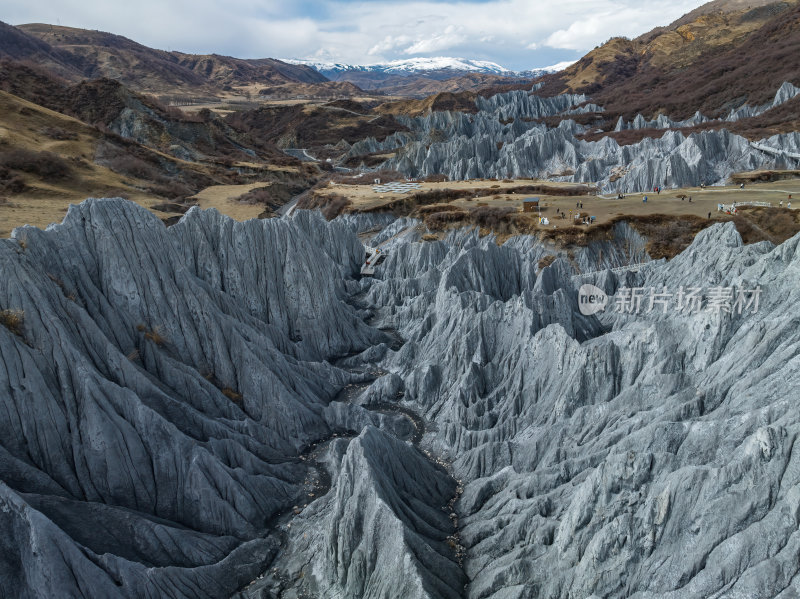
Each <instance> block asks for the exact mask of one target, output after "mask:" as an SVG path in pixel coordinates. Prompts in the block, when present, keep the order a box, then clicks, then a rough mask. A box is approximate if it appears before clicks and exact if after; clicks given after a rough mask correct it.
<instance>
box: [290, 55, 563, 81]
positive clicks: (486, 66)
mask: <svg viewBox="0 0 800 599" xmlns="http://www.w3.org/2000/svg"><path fill="white" fill-rule="evenodd" d="M283 62H288V63H289V64H296V65H305V66H308V67H311V68H313V69H315V70H316V71H318V72H319V73H321V74H322V75H325V76H326V77H328V78H329V79H332V80H334V81H335V80H337V79H339V78H341V76H342V75H343V74H347V73H373V74H385V75H400V76H414V75H426V76H428V77H431V78H432V79H446V78H449V77H453V76H456V75H461V74H465V73H485V74H491V75H500V76H503V77H513V78H524V79H530V78H533V77H538V76H539V75H544V74H546V73H555V72H558V71H560V70H562V69H565V68H567V67H568V66H569V65H571V64H572V63H573V62H574V61H566V62H561V63H558V64H555V65H551V66H548V67H541V68H536V69H530V70H527V71H512V70H510V69H507V68H505V67H503V66H501V65H499V64H497V63H496V62H490V61H488V60H471V59H467V58H453V57H450V56H435V57H430V58H408V59H404V60H392V61H389V62H383V63H375V64H367V65H353V64H345V63H339V62H319V61H314V60H297V59H284V60H283Z"/></svg>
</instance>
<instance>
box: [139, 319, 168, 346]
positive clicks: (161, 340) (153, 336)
mask: <svg viewBox="0 0 800 599" xmlns="http://www.w3.org/2000/svg"><path fill="white" fill-rule="evenodd" d="M136 330H138V331H140V332H143V333H144V338H145V339H147V340H148V341H152V342H153V343H155V344H156V345H157V346H159V347H163V346H164V345H166V343H167V338H166V337H165V336H164V333H163V332H162V331H161V327H160V326H159V325H156V326H154V327H153V328H151V329H148V328H147V327H146V326H145V325H144V324H139V325H137V326H136Z"/></svg>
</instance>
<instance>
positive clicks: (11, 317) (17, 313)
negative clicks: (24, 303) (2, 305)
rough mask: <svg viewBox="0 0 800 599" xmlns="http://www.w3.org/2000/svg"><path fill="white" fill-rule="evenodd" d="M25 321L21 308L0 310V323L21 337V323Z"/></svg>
mask: <svg viewBox="0 0 800 599" xmlns="http://www.w3.org/2000/svg"><path fill="white" fill-rule="evenodd" d="M24 322H25V313H24V312H23V311H22V310H0V325H2V326H4V327H5V328H7V329H8V330H9V331H11V332H12V333H14V334H15V335H17V336H18V337H22V335H23V332H24V331H23V327H22V325H23V323H24Z"/></svg>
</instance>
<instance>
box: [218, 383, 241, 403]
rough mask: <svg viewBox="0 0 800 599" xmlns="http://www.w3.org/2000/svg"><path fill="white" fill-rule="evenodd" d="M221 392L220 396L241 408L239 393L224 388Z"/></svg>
mask: <svg viewBox="0 0 800 599" xmlns="http://www.w3.org/2000/svg"><path fill="white" fill-rule="evenodd" d="M221 391H222V394H223V395H224V396H225V397H227V398H228V399H230V400H231V401H232V402H233V403H235V404H236V405H237V406H241V405H242V394H241V393H237V392H236V391H234V390H233V389H231V388H230V387H225V388H224V389H222V390H221Z"/></svg>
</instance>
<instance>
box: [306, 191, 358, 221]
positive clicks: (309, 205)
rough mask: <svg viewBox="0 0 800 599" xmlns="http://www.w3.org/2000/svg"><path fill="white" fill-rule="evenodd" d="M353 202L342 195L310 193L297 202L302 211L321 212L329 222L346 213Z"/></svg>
mask: <svg viewBox="0 0 800 599" xmlns="http://www.w3.org/2000/svg"><path fill="white" fill-rule="evenodd" d="M351 204H352V202H351V201H350V199H349V198H346V197H345V196H343V195H340V194H335V193H331V194H316V193H309V194H307V195H305V196H303V197H301V198H300V199H299V200H298V201H297V208H299V209H301V210H319V211H320V212H322V216H324V217H325V218H326V219H327V220H332V219H334V218H336V217H337V216H339V215H340V214H341V213H342V212H344V210H345V208H347V207H348V206H350V205H351Z"/></svg>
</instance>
